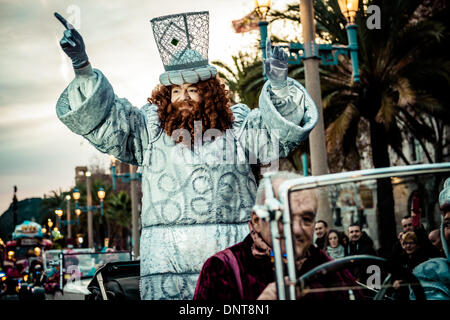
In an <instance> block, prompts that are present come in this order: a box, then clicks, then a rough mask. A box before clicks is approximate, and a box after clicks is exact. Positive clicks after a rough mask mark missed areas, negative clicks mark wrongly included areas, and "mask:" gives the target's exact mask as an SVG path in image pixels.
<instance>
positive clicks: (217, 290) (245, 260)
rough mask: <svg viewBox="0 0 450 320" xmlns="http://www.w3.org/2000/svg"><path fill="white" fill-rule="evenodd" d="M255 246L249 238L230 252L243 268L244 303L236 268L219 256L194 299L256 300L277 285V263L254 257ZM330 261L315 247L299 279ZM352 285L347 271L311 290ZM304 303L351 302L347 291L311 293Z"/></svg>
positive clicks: (315, 284) (210, 263)
mask: <svg viewBox="0 0 450 320" xmlns="http://www.w3.org/2000/svg"><path fill="white" fill-rule="evenodd" d="M252 244H253V240H252V238H251V236H250V235H248V236H247V237H246V238H245V239H244V241H243V242H240V243H238V244H236V245H234V246H232V247H230V248H229V249H230V250H231V252H232V253H233V254H234V255H235V257H236V261H237V265H238V266H239V272H240V279H241V283H242V289H243V299H241V295H240V292H239V288H238V285H237V281H236V277H235V272H234V271H233V268H232V267H231V266H230V265H229V264H228V263H226V262H224V260H222V259H220V258H219V257H217V256H212V257H210V258H209V259H208V260H206V262H205V264H204V265H203V268H202V271H201V272H200V276H199V278H198V281H197V287H196V289H195V293H194V298H193V299H194V300H211V301H230V300H231V301H239V300H256V299H257V298H258V296H259V295H260V294H261V293H262V291H263V290H264V289H265V287H266V286H267V285H268V284H269V283H271V282H274V281H275V272H274V267H273V262H272V261H271V258H270V257H269V256H264V257H261V258H256V257H255V256H253V254H252V251H251V247H252ZM330 260H332V259H331V258H330V257H329V256H328V255H327V254H326V253H325V252H324V251H322V250H320V249H318V248H317V247H315V246H311V248H310V250H309V257H308V259H307V260H306V261H305V262H304V263H303V266H302V268H301V270H300V272H299V273H298V275H302V274H304V273H306V272H308V271H309V270H311V269H313V268H315V267H316V266H318V265H320V264H322V263H325V262H327V261H330ZM350 285H354V278H353V276H352V275H351V274H350V273H349V272H348V271H346V270H345V271H344V272H332V273H330V274H329V275H326V276H324V277H321V279H317V280H315V281H314V282H313V283H312V284H311V287H312V288H314V289H320V288H329V287H331V286H350ZM356 295H357V298H358V297H360V295H359V294H358V293H357V294H356ZM303 299H308V300H309V299H314V300H316V299H320V300H322V299H333V300H348V295H347V291H345V290H344V291H320V292H314V293H309V294H307V295H306V296H304V297H303Z"/></svg>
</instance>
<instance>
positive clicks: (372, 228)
mask: <svg viewBox="0 0 450 320" xmlns="http://www.w3.org/2000/svg"><path fill="white" fill-rule="evenodd" d="M399 168H400V167H399ZM402 168H405V170H404V171H399V172H394V170H396V168H395V167H391V168H388V169H389V170H391V171H392V172H389V170H388V172H384V173H383V174H381V172H382V171H379V172H377V174H376V175H375V174H373V173H374V172H370V174H369V171H376V170H367V171H366V172H362V171H358V172H353V173H350V172H344V173H339V174H330V175H326V176H318V177H311V176H310V177H304V178H298V179H294V180H290V181H289V182H285V183H284V184H283V185H282V187H283V188H284V191H285V192H284V193H283V194H284V195H283V194H281V198H283V199H281V198H280V200H282V203H283V204H284V203H286V202H289V206H290V207H291V217H290V220H291V221H293V223H295V221H296V220H295V213H294V212H295V210H296V209H295V208H296V207H295V201H296V200H295V199H296V197H299V198H301V196H300V195H299V194H300V193H301V192H306V190H308V192H310V191H313V192H312V193H311V192H310V193H308V195H312V194H313V193H314V194H315V196H316V197H317V211H316V218H315V225H314V224H313V225H311V241H312V244H314V247H316V248H318V249H321V250H322V251H323V252H325V253H326V254H327V255H328V256H329V257H330V258H331V259H332V260H335V261H338V260H339V259H341V261H342V264H341V265H340V267H339V268H337V266H338V265H339V263H334V264H333V263H330V264H329V265H328V267H327V266H325V264H322V265H320V264H317V265H316V266H314V267H317V268H318V269H317V270H314V269H315V268H313V270H309V272H304V271H303V272H301V270H300V272H299V271H298V270H297V276H298V278H301V277H305V278H301V280H302V281H304V282H302V284H303V285H304V289H306V288H308V290H309V292H310V293H311V294H313V293H317V294H322V293H324V292H326V293H331V292H337V291H339V290H340V291H345V292H347V293H348V292H350V291H349V290H354V291H361V290H362V291H361V292H363V293H364V295H365V296H366V298H367V297H369V299H370V298H375V297H377V298H381V297H383V298H384V299H386V298H388V299H391V298H392V299H397V298H399V297H401V298H405V297H406V298H408V297H409V296H410V294H411V296H412V297H414V293H413V292H412V291H413V289H414V288H413V287H417V284H418V283H421V282H420V281H417V279H416V278H414V277H410V276H409V275H411V274H414V275H417V276H418V277H420V276H421V274H420V272H419V271H418V270H419V268H417V269H416V267H418V266H419V265H420V264H422V263H425V262H427V261H428V260H430V259H437V258H440V257H445V253H444V251H443V248H442V245H440V244H439V243H440V242H437V241H436V245H434V243H432V242H431V240H429V234H430V232H431V231H438V230H439V228H440V226H441V219H442V212H441V211H440V209H439V204H438V196H439V192H440V190H441V189H442V186H443V184H444V181H445V179H446V178H448V177H449V175H450V173H449V172H450V169H449V168H448V167H447V168H445V169H442V170H441V171H437V172H433V173H429V172H432V171H424V170H422V171H421V173H418V172H414V171H413V170H412V169H413V168H412V166H411V168H406V167H402ZM366 174H367V175H366ZM279 191H281V189H280V190H279ZM295 194H297V195H295ZM288 199H289V201H288ZM285 207H287V206H285ZM297 208H300V209H297V210H300V211H301V208H302V207H301V206H297ZM286 210H287V209H286ZM297 221H302V223H303V228H305V225H306V222H305V220H304V219H303V220H302V218H300V220H297ZM319 221H325V222H326V226H325V225H324V224H323V223H320V224H319ZM297 229H298V228H297ZM285 230H286V229H285ZM330 231H333V232H330ZM438 234H439V233H438ZM291 236H292V239H293V246H294V248H295V246H296V245H297V246H299V247H301V244H296V241H295V239H296V236H295V235H294V234H293V233H292V234H291ZM430 239H431V236H430ZM272 241H274V240H272ZM274 242H275V241H274ZM439 245H440V247H439ZM287 250H288V249H287ZM295 250H299V249H298V248H295ZM291 252H292V254H291V255H292V256H294V258H293V259H292V260H291V261H294V263H292V264H291V268H292V270H294V269H295V268H296V267H295V253H294V251H291ZM288 255H289V254H288ZM350 256H352V257H357V258H355V259H347V260H348V261H345V259H346V258H347V257H350ZM367 256H371V258H369V257H367ZM279 257H280V259H281V256H279ZM287 261H289V259H287ZM288 265H289V263H288ZM321 268H322V270H320V269H321ZM337 269H340V270H341V271H342V270H344V269H346V270H348V271H350V273H351V274H352V275H353V276H354V278H356V282H354V281H353V282H352V284H350V282H349V283H345V282H344V283H339V285H336V284H334V283H333V284H332V283H330V282H329V281H325V280H324V279H325V278H324V277H323V275H324V274H325V273H326V272H324V270H328V271H327V272H328V274H329V275H333V274H335V272H336V271H339V270H337ZM316 271H317V272H316ZM283 272H286V271H278V279H283V277H284V276H286V275H287V274H283ZM413 272H415V273H413ZM407 274H408V276H407ZM320 277H322V279H320ZM419 280H420V278H419ZM355 284H356V287H355V286H354V285H355ZM440 285H444V286H445V285H446V286H450V284H448V283H444V284H443V283H440ZM313 287H317V288H314V289H312V288H313ZM354 291H352V292H351V294H350V293H349V294H348V296H349V297H350V296H352V295H353V296H354V294H355V292H354ZM381 293H382V294H381ZM377 295H378V296H377Z"/></svg>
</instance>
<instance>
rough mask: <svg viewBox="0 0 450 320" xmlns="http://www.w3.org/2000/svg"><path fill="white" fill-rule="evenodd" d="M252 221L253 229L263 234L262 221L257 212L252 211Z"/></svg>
mask: <svg viewBox="0 0 450 320" xmlns="http://www.w3.org/2000/svg"><path fill="white" fill-rule="evenodd" d="M251 220H252V225H253V228H254V229H255V231H256V232H258V233H259V232H261V222H262V220H261V218H260V217H258V215H257V214H256V213H255V211H252V214H251Z"/></svg>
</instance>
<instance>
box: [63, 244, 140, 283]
mask: <svg viewBox="0 0 450 320" xmlns="http://www.w3.org/2000/svg"><path fill="white" fill-rule="evenodd" d="M131 258H132V256H131V252H130V251H115V252H95V253H66V254H64V260H63V261H64V263H63V266H64V269H63V270H64V271H63V272H64V273H65V274H66V275H69V276H70V275H75V276H76V277H80V278H81V279H85V278H92V277H93V276H94V274H95V271H96V270H97V269H98V268H99V267H101V266H102V265H104V264H106V263H108V262H117V261H131Z"/></svg>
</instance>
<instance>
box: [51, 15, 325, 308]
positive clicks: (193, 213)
mask: <svg viewBox="0 0 450 320" xmlns="http://www.w3.org/2000/svg"><path fill="white" fill-rule="evenodd" d="M55 16H56V17H57V18H58V19H59V21H60V22H61V23H62V24H63V25H64V27H65V28H66V30H65V31H64V36H63V37H62V39H61V41H60V45H61V48H62V50H63V51H64V52H65V53H66V54H67V55H68V56H69V58H70V59H71V60H72V65H73V67H74V72H75V79H74V80H73V81H72V82H71V83H70V84H69V85H68V87H67V88H66V89H65V90H64V91H63V93H62V94H61V96H60V98H59V100H58V102H57V105H56V113H57V116H58V118H59V119H60V120H61V121H62V122H63V123H64V124H65V125H66V126H67V127H68V128H69V129H70V130H71V131H73V132H74V133H76V134H78V135H81V136H83V137H84V138H86V139H87V140H88V141H89V142H90V143H91V144H92V145H93V146H95V147H96V148H97V149H98V150H99V151H101V152H103V153H107V154H110V155H113V156H114V157H116V158H117V159H118V160H120V161H122V162H125V163H129V164H132V165H135V166H139V167H140V168H139V169H140V171H141V172H142V194H143V196H142V215H141V224H142V228H141V230H142V232H141V236H140V255H141V256H140V261H141V268H140V273H141V274H140V293H141V298H142V299H143V300H159V299H171V300H172V299H175V300H179V299H192V296H193V294H194V290H195V285H196V282H197V279H198V275H199V272H200V269H201V267H202V264H203V262H204V261H205V260H206V259H207V258H208V257H209V256H210V255H212V254H213V253H215V252H217V251H220V250H223V249H225V248H227V247H229V246H230V245H231V244H234V243H236V242H238V241H242V239H243V238H244V237H245V235H246V234H247V230H248V229H247V222H248V220H249V219H250V212H251V208H252V205H253V204H254V201H255V193H256V179H255V176H254V175H253V173H252V167H251V165H252V164H256V163H261V164H264V165H268V169H267V168H265V170H275V169H276V168H275V167H276V166H277V163H278V159H279V158H280V157H286V156H287V155H288V154H289V152H290V151H292V150H294V149H295V148H296V147H297V146H298V145H299V144H300V143H301V142H302V141H303V140H305V139H307V138H308V136H309V133H310V132H311V130H312V129H313V128H314V126H315V125H316V123H317V120H318V112H317V108H316V106H315V104H314V102H313V100H312V99H311V97H310V96H309V94H308V93H307V92H306V90H305V89H304V87H303V86H302V85H301V84H300V83H299V82H298V81H296V80H294V79H291V78H288V54H287V53H286V52H284V51H283V49H282V48H280V47H278V46H274V47H273V48H272V46H271V42H270V38H269V37H268V38H267V42H266V48H267V57H266V59H264V70H265V75H266V76H267V79H268V80H267V82H266V83H265V85H264V87H263V89H262V91H261V94H260V96H259V105H258V108H255V109H253V110H250V108H249V107H248V106H246V105H244V104H237V105H231V101H230V98H229V92H228V90H227V89H226V87H225V85H224V83H223V80H222V79H220V78H219V76H218V72H217V69H216V68H215V67H214V66H213V65H211V64H209V60H208V42H209V39H208V34H209V33H208V32H209V31H208V29H209V13H208V12H187V13H180V14H174V15H168V16H163V17H155V18H153V19H152V20H151V21H150V22H151V25H152V29H153V35H154V36H155V40H156V43H157V45H158V49H159V52H160V54H161V58H162V60H163V65H164V69H165V72H164V73H163V74H161V75H160V77H159V80H160V84H158V85H157V86H156V87H155V88H154V90H153V91H152V94H151V97H149V98H148V99H147V101H148V103H147V104H145V105H144V106H143V107H142V108H136V107H134V106H133V105H132V104H131V103H130V102H129V101H128V100H127V99H125V98H119V97H118V96H117V95H116V93H115V90H114V89H113V87H112V86H111V84H110V83H109V81H108V79H107V78H106V76H105V75H104V74H103V73H102V72H101V71H99V70H98V69H93V68H92V65H91V62H90V60H89V59H88V56H87V53H86V48H85V43H84V40H83V38H82V36H81V35H80V33H79V32H78V31H77V30H76V29H74V28H73V26H72V25H70V24H69V23H68V22H67V21H66V20H65V19H64V18H63V17H62V16H60V15H59V14H55Z"/></svg>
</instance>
